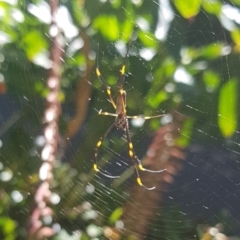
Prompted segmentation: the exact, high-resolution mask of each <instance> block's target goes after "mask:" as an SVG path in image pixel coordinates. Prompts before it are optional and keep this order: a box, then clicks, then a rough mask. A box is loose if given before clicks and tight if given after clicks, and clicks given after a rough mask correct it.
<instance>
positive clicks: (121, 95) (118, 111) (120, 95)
mask: <svg viewBox="0 0 240 240" xmlns="http://www.w3.org/2000/svg"><path fill="white" fill-rule="evenodd" d="M132 41H133V40H132V38H131V40H130V42H129V44H128V48H127V52H126V55H125V57H124V60H123V65H122V68H121V70H120V77H119V80H118V83H117V85H118V88H119V90H118V92H117V96H116V103H115V102H114V100H113V97H112V92H111V89H110V87H109V86H108V85H107V83H106V81H105V80H104V78H103V77H102V74H101V72H100V70H99V63H98V58H97V66H96V74H97V77H98V78H99V80H100V81H101V83H102V84H103V85H104V87H105V88H106V92H107V95H108V97H109V100H110V103H111V104H112V106H113V108H114V109H115V113H109V112H102V110H100V111H99V112H98V114H99V115H104V116H113V117H115V121H114V122H113V123H112V124H111V126H110V127H109V128H108V129H107V131H106V132H105V133H104V135H103V136H102V137H101V138H100V139H99V141H98V142H97V144H96V146H95V149H94V152H95V153H94V164H93V169H94V170H95V171H96V172H100V173H101V174H102V175H104V176H106V177H108V178H118V177H119V176H111V175H108V174H105V173H104V172H102V171H101V170H100V169H99V168H98V165H97V157H98V149H99V147H100V146H101V145H102V142H103V140H104V139H105V138H106V137H107V135H108V134H109V132H110V131H111V130H112V128H113V127H116V128H117V129H119V130H120V129H122V130H123V131H125V133H126V136H127V142H128V155H129V157H130V159H131V160H132V165H133V166H134V170H135V175H136V180H137V183H138V185H140V186H141V187H144V188H145V189H147V190H153V189H155V187H151V188H149V187H146V186H145V185H143V183H142V180H141V177H140V174H139V170H140V171H147V172H151V173H160V172H163V171H165V170H166V169H163V170H157V171H154V170H149V169H146V168H144V167H143V166H142V164H141V161H140V160H139V159H138V157H137V156H136V154H135V152H134V148H133V144H132V141H131V136H130V132H129V126H128V119H129V118H134V119H136V118H143V119H145V120H147V119H152V118H159V117H162V116H163V114H162V115H155V116H128V115H127V111H126V95H127V94H126V91H125V90H124V88H123V85H124V80H125V71H126V59H127V56H128V53H129V50H130V48H131V43H132ZM138 169H139V170H138Z"/></svg>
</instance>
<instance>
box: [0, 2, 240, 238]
mask: <svg viewBox="0 0 240 240" xmlns="http://www.w3.org/2000/svg"><path fill="white" fill-rule="evenodd" d="M40 2H41V1H25V0H23V1H19V2H17V3H16V5H12V4H10V3H7V2H0V45H1V46H0V49H1V54H0V82H2V81H4V83H6V85H7V89H8V90H7V91H8V94H9V95H11V96H13V100H12V103H13V105H16V107H15V109H17V110H16V113H13V115H11V117H9V118H7V119H3V123H1V124H2V125H3V127H2V125H1V126H0V130H1V129H2V128H3V129H4V130H3V132H4V133H3V134H2V132H1V131H2V130H1V131H0V132H1V134H2V135H0V137H1V139H3V142H4V144H3V146H2V147H1V155H0V163H2V164H3V169H1V170H0V173H1V174H2V173H6V172H9V173H11V174H12V175H11V176H12V177H11V179H10V180H8V181H3V180H2V179H0V181H1V188H3V189H5V191H4V194H2V195H1V199H0V213H1V218H0V229H1V233H0V236H1V237H2V236H3V237H2V239H7V240H10V239H14V238H17V237H18V238H19V239H20V238H22V239H26V231H25V228H26V222H27V220H28V218H29V212H30V210H31V206H32V202H33V196H34V193H35V189H36V184H37V183H38V180H39V179H38V170H39V165H40V161H39V159H40V157H39V156H40V154H39V152H40V147H39V146H36V144H35V140H36V136H38V135H39V133H40V132H41V129H42V117H43V109H44V104H43V98H44V97H46V95H47V93H48V88H47V87H46V85H45V82H46V76H47V72H48V67H49V66H50V65H48V64H47V63H48V60H49V59H48V57H49V50H50V49H49V48H50V46H51V37H50V36H49V25H48V23H46V19H45V18H44V19H43V18H41V17H42V16H40V17H39V16H35V15H34V14H32V13H30V12H29V11H28V9H29V7H30V3H31V6H32V7H37V4H39V3H40ZM156 2H157V1H148V0H147V1H128V0H114V1H105V2H104V1H98V0H87V1H79V0H73V1H62V2H61V6H62V7H64V8H65V9H66V11H68V12H69V14H70V16H71V20H70V22H71V24H72V25H71V27H73V28H74V31H76V35H74V36H73V37H69V36H67V33H66V32H65V31H64V30H66V29H64V30H62V31H63V39H62V40H63V41H64V42H66V45H65V46H64V51H63V56H62V65H61V69H59V71H60V73H61V74H62V79H61V84H62V86H61V87H62V93H61V94H60V96H59V99H61V101H62V102H63V110H62V111H63V115H62V118H61V119H60V128H61V129H60V130H61V132H62V133H63V135H64V129H66V125H67V124H68V121H69V119H70V118H71V117H72V115H73V112H74V111H75V110H73V108H74V107H73V104H72V102H73V101H75V99H76V92H77V91H76V89H77V85H78V82H79V79H80V76H81V80H82V79H83V80H84V81H86V82H88V83H89V84H90V85H91V86H92V89H91V91H92V95H91V96H89V99H88V100H89V109H88V111H87V117H86V119H85V122H84V123H83V125H82V127H81V129H79V132H81V134H82V135H81V140H79V139H78V140H76V141H77V144H75V145H74V147H72V145H71V144H72V143H71V141H69V145H68V146H67V147H69V146H70V147H69V148H71V147H72V148H74V149H71V150H70V152H71V154H69V155H70V156H68V155H67V157H66V158H67V161H68V163H67V164H59V166H60V167H59V168H56V172H55V175H54V177H55V178H54V184H53V185H54V186H53V187H54V190H55V191H56V192H57V193H58V195H59V196H60V198H61V202H60V204H59V205H56V206H54V208H55V209H54V210H55V213H56V219H57V221H58V222H60V223H61V225H62V226H65V228H66V229H67V230H70V231H75V230H79V231H81V239H94V237H91V236H90V234H89V232H88V230H89V227H90V228H92V229H94V230H95V229H97V228H98V226H100V227H102V226H106V225H112V226H114V224H115V222H116V221H117V220H118V219H119V218H120V216H121V215H122V204H123V202H124V201H125V200H126V199H127V195H124V194H123V192H124V191H123V189H124V187H125V186H126V184H125V181H122V182H121V184H120V186H119V185H118V187H117V188H116V189H114V191H110V192H109V188H108V189H107V190H106V187H104V184H102V182H103V181H104V180H103V179H101V180H99V178H97V176H96V175H95V173H94V172H93V171H92V170H91V168H92V161H91V160H92V157H93V154H92V152H93V149H94V146H95V144H96V142H97V140H98V139H99V138H100V137H101V136H102V135H103V133H104V131H106V129H107V128H108V127H109V125H110V124H111V121H113V120H114V118H108V117H102V116H98V114H97V112H96V110H100V109H103V110H104V111H105V110H106V111H109V112H113V113H114V109H112V107H111V105H110V104H109V101H108V100H107V96H106V94H105V92H104V91H105V89H104V87H103V86H102V84H101V83H100V82H99V80H98V79H97V77H96V74H95V72H94V67H93V66H95V62H96V55H97V56H98V57H99V67H100V69H101V72H102V75H103V76H104V79H105V80H106V82H107V83H108V84H109V85H110V86H111V88H112V90H113V93H114V96H115V94H116V91H117V87H116V86H115V84H116V80H117V78H118V76H119V70H120V68H121V64H122V61H123V58H122V56H124V51H123V52H121V51H120V50H119V49H117V46H118V44H119V42H120V43H122V44H123V45H124V47H126V46H127V43H128V41H129V39H130V38H131V35H132V34H133V33H134V34H135V35H136V39H134V41H133V42H132V48H131V51H130V52H129V57H128V58H127V59H126V72H127V74H126V82H125V88H126V91H127V111H128V113H129V115H138V114H146V115H154V114H162V113H169V112H171V110H174V109H175V108H177V109H178V110H179V111H180V112H181V114H183V115H186V116H188V117H189V118H188V119H187V120H186V121H185V123H184V125H183V128H182V130H181V131H180V133H181V136H180V138H179V139H177V141H176V142H177V144H178V145H180V146H182V147H186V146H187V145H188V144H189V143H190V141H191V139H194V140H196V141H197V140H199V141H204V142H205V143H206V142H207V140H206V138H205V137H204V136H203V135H202V134H199V132H200V131H203V132H206V133H208V134H209V135H210V136H211V137H212V138H211V139H210V140H209V139H208V141H212V139H219V135H220V133H221V134H222V135H223V137H224V138H229V137H231V136H232V135H233V134H234V133H235V131H236V130H237V129H238V128H239V125H238V121H239V119H238V116H239V108H237V106H238V99H239V91H238V88H239V83H238V82H239V78H240V71H239V66H240V64H239V52H237V51H236V49H239V46H240V31H239V26H238V25H237V24H236V23H235V22H234V21H233V20H232V19H228V20H229V21H230V22H231V23H232V24H233V26H234V27H232V29H231V30H229V29H230V28H225V26H224V24H223V23H224V22H223V20H221V19H220V13H221V11H222V7H223V5H224V4H225V3H223V2H222V1H220V0H174V1H171V3H172V4H173V10H172V11H173V15H174V17H175V18H174V20H173V21H172V22H170V21H169V22H168V23H164V26H167V28H166V29H165V28H164V34H165V33H166V39H165V40H164V39H163V38H162V39H161V40H159V37H157V36H156V34H155V31H156V30H159V28H160V27H159V26H158V25H157V23H158V15H157V14H158V8H159V6H158V4H156ZM231 2H232V3H234V4H235V5H236V8H237V6H240V4H239V0H232V1H231ZM44 3H45V4H46V5H47V2H44ZM84 4H85V5H84ZM160 7H161V6H160ZM37 9H38V11H40V10H39V9H40V7H38V8H37ZM237 9H238V10H239V8H237ZM161 10H162V11H163V12H164V11H165V9H161ZM16 11H17V13H18V15H14V14H13V13H16ZM179 14H180V15H179ZM13 16H14V17H13ZM16 16H20V17H16ZM21 16H22V17H21ZM186 19H187V20H186ZM66 21H67V20H66ZM161 21H162V20H161ZM161 21H160V23H161ZM74 31H73V32H74ZM84 36H85V37H84ZM119 40H121V41H119ZM98 44H99V53H98V51H97V49H98ZM235 47H236V48H235ZM86 48H89V52H88V54H87V57H86V56H85V52H84V51H86ZM143 49H144V50H151V51H152V52H153V56H152V57H150V58H147V57H146V56H147V54H146V53H141V50H143ZM234 51H235V52H234ZM39 56H40V57H42V58H40V60H41V61H42V62H41V61H39ZM88 58H89V59H88ZM89 66H91V67H90V74H88V75H86V69H87V67H89ZM179 68H181V69H184V70H186V72H187V73H188V74H190V76H191V77H192V83H191V84H189V83H188V84H186V83H184V80H186V75H185V76H183V78H182V79H181V80H182V82H181V81H177V80H176V76H175V75H176V72H177V70H179ZM86 76H87V77H86ZM2 79H3V80H2ZM6 104H8V103H6ZM69 106H70V107H69ZM66 109H67V110H66ZM79 109H81V108H78V109H77V110H76V111H79V112H81V110H79ZM79 112H78V113H79ZM0 120H2V119H0ZM210 121H211V126H218V127H219V129H218V127H215V128H212V127H209V122H210ZM99 126H101V127H99ZM130 126H131V125H130ZM159 126H160V123H159V120H158V119H154V120H151V122H150V124H145V125H144V126H143V127H142V128H137V127H136V128H134V127H133V128H131V133H132V138H133V142H134V147H135V151H136V152H137V153H138V152H140V151H141V150H142V146H143V145H147V141H146V140H145V139H148V137H149V136H150V135H151V134H152V133H153V129H157V128H159ZM1 127H2V128H1ZM196 129H198V130H199V131H196ZM141 141H143V142H144V144H142V143H141ZM219 141H222V142H223V143H225V140H224V139H221V140H219ZM113 142H114V143H115V144H113ZM228 144H230V143H228ZM61 147H62V146H61ZM108 149H111V151H109V150H108ZM125 149H126V142H125V141H122V139H121V138H120V137H119V135H117V134H115V132H113V134H112V135H110V138H109V139H106V140H105V141H104V144H103V151H102V152H101V159H100V161H99V165H100V166H101V167H103V166H104V165H105V164H106V162H108V161H109V162H110V161H111V160H112V159H113V156H112V152H115V153H117V154H115V155H116V156H117V158H121V155H122V152H123V151H124V150H125ZM104 150H108V151H104ZM63 151H64V147H63ZM124 161H126V159H124ZM126 162H127V161H126ZM126 169H127V167H126ZM129 175H130V174H129ZM129 175H128V176H127V177H126V179H127V178H128V177H129ZM124 180H125V179H124ZM91 184H94V186H95V188H96V189H95V192H94V194H90V193H86V189H87V187H89V186H90V187H91ZM15 190H17V191H19V193H21V195H22V197H23V200H22V201H21V202H16V201H14V200H13V199H12V198H11V194H12V192H13V191H15ZM123 195H124V196H123ZM66 196H67V197H66ZM86 202H87V203H90V204H91V209H87V210H84V211H83V210H82V209H83V207H82V206H85V205H84V204H85V203H86ZM103 202H104V203H108V204H106V205H107V206H103V204H102V203H103ZM76 206H78V207H79V208H76ZM75 208H76V209H77V210H76V209H75ZM73 209H74V210H76V211H74V210H73ZM78 211H79V212H78ZM91 211H94V212H100V213H101V214H99V215H98V217H95V218H91V217H89V216H91V213H92V212H91ZM63 212H64V213H66V214H65V215H64V214H63V215H61V214H62V213H63ZM176 212H179V211H178V210H177V211H173V212H172V213H171V214H167V215H166V218H165V219H161V221H165V222H167V223H168V224H169V222H171V223H172V226H169V225H168V226H169V228H171V230H169V231H164V230H163V229H164V228H163V229H159V232H160V233H161V234H162V235H164V236H165V238H166V239H181V237H180V236H179V232H178V231H177V230H176V229H177V228H180V227H182V225H184V223H185V222H186V220H185V219H183V218H181V216H179V214H176ZM102 216H104V217H105V218H104V217H102ZM172 219H178V221H173V220H172ZM4 223H5V224H4ZM181 224H182V225H181ZM163 225H164V224H163ZM186 228H187V227H186ZM174 229H175V230H174ZM1 234H2V235H1ZM152 234H153V235H154V233H152ZM157 234H158V230H156V235H157ZM102 235H103V233H102V231H99V232H97V237H99V238H101V237H102ZM55 239H56V240H57V239H58V240H60V239H79V236H78V237H76V236H75V235H73V234H72V233H69V232H68V233H67V232H66V231H65V230H62V231H61V232H60V233H59V234H58V236H56V237H55Z"/></svg>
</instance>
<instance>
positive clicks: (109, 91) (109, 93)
mask: <svg viewBox="0 0 240 240" xmlns="http://www.w3.org/2000/svg"><path fill="white" fill-rule="evenodd" d="M107 94H108V95H109V96H110V95H111V90H110V89H109V88H108V89H107Z"/></svg>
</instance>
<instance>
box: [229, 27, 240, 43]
mask: <svg viewBox="0 0 240 240" xmlns="http://www.w3.org/2000/svg"><path fill="white" fill-rule="evenodd" d="M231 37H232V40H233V41H234V43H235V44H236V45H237V46H240V30H239V29H234V30H233V31H231Z"/></svg>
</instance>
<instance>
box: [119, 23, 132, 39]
mask: <svg viewBox="0 0 240 240" xmlns="http://www.w3.org/2000/svg"><path fill="white" fill-rule="evenodd" d="M133 28H134V23H133V22H132V21H129V19H127V20H125V21H124V22H123V23H122V27H121V29H122V39H123V40H124V41H128V40H129V39H130V37H131V35H132V32H133Z"/></svg>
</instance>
